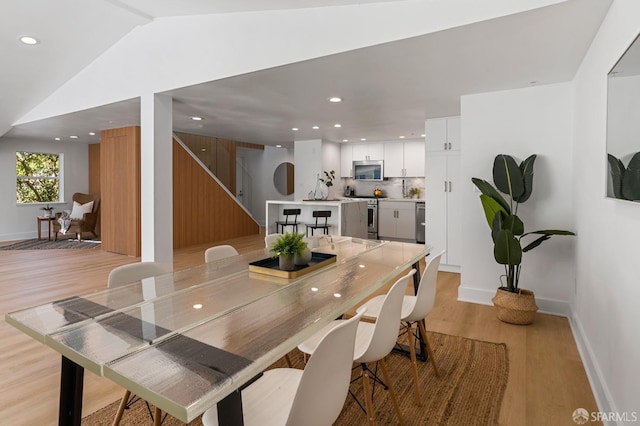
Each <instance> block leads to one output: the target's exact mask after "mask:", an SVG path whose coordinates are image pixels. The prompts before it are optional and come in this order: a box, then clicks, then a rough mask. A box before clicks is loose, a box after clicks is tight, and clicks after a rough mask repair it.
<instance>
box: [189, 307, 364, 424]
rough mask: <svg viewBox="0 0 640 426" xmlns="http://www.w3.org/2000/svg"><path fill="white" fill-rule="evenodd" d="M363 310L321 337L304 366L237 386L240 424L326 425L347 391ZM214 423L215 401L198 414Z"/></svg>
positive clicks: (335, 415) (268, 373) (278, 370)
mask: <svg viewBox="0 0 640 426" xmlns="http://www.w3.org/2000/svg"><path fill="white" fill-rule="evenodd" d="M363 313H364V311H362V312H359V313H358V315H356V316H354V317H353V318H351V319H349V320H347V321H343V322H342V323H341V324H340V325H338V326H337V327H334V328H332V329H330V330H328V331H327V332H326V334H324V335H323V336H321V337H320V338H319V340H318V346H317V349H316V355H315V356H314V357H313V358H312V359H311V360H310V361H309V362H308V363H307V365H306V366H305V368H304V370H299V369H296V368H276V369H273V370H268V371H265V372H264V374H263V375H262V377H260V378H259V379H258V380H256V381H255V382H254V383H252V384H251V385H249V386H248V387H247V388H245V389H244V390H243V391H242V412H243V416H244V424H245V425H246V426H283V425H291V426H295V425H305V426H328V425H331V424H333V422H335V421H336V419H337V418H338V416H339V415H340V411H342V407H343V405H344V401H345V399H346V398H347V393H348V392H349V383H350V380H351V365H352V361H353V350H354V342H355V338H356V331H357V328H358V323H359V321H360V318H361V317H362V314H363ZM202 424H203V425H204V426H215V425H218V410H217V406H213V407H212V408H209V409H208V410H207V411H205V412H204V414H203V415H202Z"/></svg>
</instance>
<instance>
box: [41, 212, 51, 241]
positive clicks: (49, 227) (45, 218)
mask: <svg viewBox="0 0 640 426" xmlns="http://www.w3.org/2000/svg"><path fill="white" fill-rule="evenodd" d="M54 220H55V218H54V217H48V216H38V240H41V239H42V238H41V235H40V232H41V228H42V225H41V223H42V222H43V221H44V222H47V228H48V231H49V234H48V240H49V241H51V222H52V221H54Z"/></svg>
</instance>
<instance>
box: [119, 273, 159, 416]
mask: <svg viewBox="0 0 640 426" xmlns="http://www.w3.org/2000/svg"><path fill="white" fill-rule="evenodd" d="M167 272H168V270H167V267H166V266H164V265H162V264H160V263H156V262H137V263H130V264H128V265H122V266H118V267H117V268H114V269H112V270H111V272H109V278H107V287H108V288H116V287H120V286H123V285H125V284H129V283H132V282H135V281H139V280H141V279H143V278H149V277H155V276H158V275H162V274H166V273H167ZM134 398H135V396H132V395H131V391H130V390H125V392H124V395H123V396H122V400H121V401H120V405H119V406H118V411H117V412H116V416H115V418H114V419H113V423H112V425H113V426H118V425H119V424H120V420H122V414H123V413H124V410H125V408H127V406H128V405H130V404H132V403H133V402H135V400H134ZM148 405H149V404H147V406H148ZM149 411H151V409H149ZM161 416H162V412H161V411H160V410H159V409H158V408H156V410H155V418H156V419H158V421H159V420H160V417H161ZM157 424H160V423H157Z"/></svg>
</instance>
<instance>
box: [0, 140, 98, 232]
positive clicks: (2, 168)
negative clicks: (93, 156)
mask: <svg viewBox="0 0 640 426" xmlns="http://www.w3.org/2000/svg"><path fill="white" fill-rule="evenodd" d="M17 151H29V152H45V153H52V154H63V161H64V165H63V169H64V171H63V172H64V176H63V179H64V181H63V186H64V199H65V200H66V201H67V202H66V203H49V204H50V205H51V206H53V207H55V208H54V211H62V210H64V209H70V208H71V197H72V195H73V194H74V193H75V192H87V191H88V190H89V173H88V161H89V160H88V159H89V156H88V148H87V145H86V144H73V143H69V142H55V141H51V142H49V141H46V142H42V141H41V142H26V141H24V140H20V141H18V140H14V139H2V142H1V143H0V217H1V218H2V220H0V241H12V240H20V239H27V238H36V237H37V232H38V231H37V225H36V216H38V215H41V214H42V213H43V212H42V211H41V210H40V207H41V205H29V206H24V205H20V206H19V205H17V204H16V152H17ZM42 230H43V232H46V228H45V224H42Z"/></svg>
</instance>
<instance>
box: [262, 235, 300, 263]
mask: <svg viewBox="0 0 640 426" xmlns="http://www.w3.org/2000/svg"><path fill="white" fill-rule="evenodd" d="M303 238H304V234H298V233H297V232H292V233H289V232H287V233H286V234H283V235H281V236H280V237H279V238H278V239H277V240H276V241H275V242H274V243H273V244H272V245H271V248H270V251H271V254H272V256H273V257H278V256H284V257H286V258H291V257H293V256H295V255H296V254H301V253H302V251H303V250H304V249H305V248H306V247H307V243H305V242H304V241H303V240H302V239H303Z"/></svg>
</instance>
